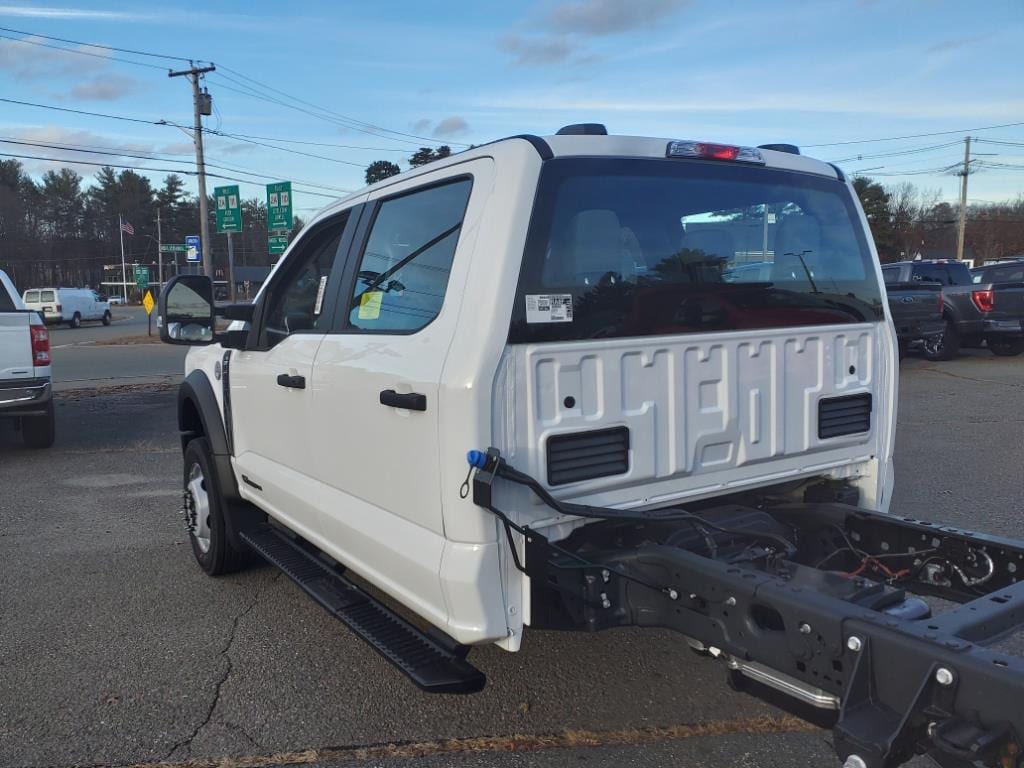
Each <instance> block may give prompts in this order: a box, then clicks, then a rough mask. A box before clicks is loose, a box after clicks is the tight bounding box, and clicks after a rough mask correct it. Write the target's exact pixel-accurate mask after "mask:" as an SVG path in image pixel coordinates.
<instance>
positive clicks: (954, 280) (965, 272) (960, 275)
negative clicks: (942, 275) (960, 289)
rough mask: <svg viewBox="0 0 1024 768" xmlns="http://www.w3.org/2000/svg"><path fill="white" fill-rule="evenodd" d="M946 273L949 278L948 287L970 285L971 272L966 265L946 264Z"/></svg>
mask: <svg viewBox="0 0 1024 768" xmlns="http://www.w3.org/2000/svg"><path fill="white" fill-rule="evenodd" d="M945 267H946V273H947V275H948V276H949V277H948V279H949V284H950V285H970V284H971V270H970V269H969V268H968V266H967V265H966V264H961V263H953V264H946V265H945Z"/></svg>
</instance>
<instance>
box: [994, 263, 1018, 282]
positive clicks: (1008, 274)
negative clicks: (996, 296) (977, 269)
mask: <svg viewBox="0 0 1024 768" xmlns="http://www.w3.org/2000/svg"><path fill="white" fill-rule="evenodd" d="M985 282H986V283H1021V282H1024V264H1012V265H1010V264H1007V265H1006V266H1004V267H995V268H993V269H991V270H990V271H989V273H988V275H987V277H986V278H985Z"/></svg>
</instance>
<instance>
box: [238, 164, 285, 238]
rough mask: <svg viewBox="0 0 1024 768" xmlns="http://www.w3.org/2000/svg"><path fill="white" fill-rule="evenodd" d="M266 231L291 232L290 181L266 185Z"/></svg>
mask: <svg viewBox="0 0 1024 768" xmlns="http://www.w3.org/2000/svg"><path fill="white" fill-rule="evenodd" d="M236 189H237V188H236ZM267 229H268V230H270V231H271V232H273V231H274V230H275V229H283V230H286V231H288V232H291V229H292V183H291V182H290V181H279V182H277V183H275V184H267ZM271 253H273V251H271Z"/></svg>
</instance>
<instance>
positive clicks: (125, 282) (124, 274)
mask: <svg viewBox="0 0 1024 768" xmlns="http://www.w3.org/2000/svg"><path fill="white" fill-rule="evenodd" d="M117 233H118V234H119V235H120V236H121V290H122V291H123V292H124V293H123V298H124V303H125V304H127V303H128V270H127V268H126V267H125V265H124V229H122V222H121V214H120V213H119V214H117Z"/></svg>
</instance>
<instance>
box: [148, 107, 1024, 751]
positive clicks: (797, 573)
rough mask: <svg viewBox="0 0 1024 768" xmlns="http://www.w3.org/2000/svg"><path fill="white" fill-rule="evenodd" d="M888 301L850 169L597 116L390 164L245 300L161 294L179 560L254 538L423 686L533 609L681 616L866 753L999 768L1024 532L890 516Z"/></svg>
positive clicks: (518, 634) (1009, 745) (182, 284)
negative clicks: (938, 606)
mask: <svg viewBox="0 0 1024 768" xmlns="http://www.w3.org/2000/svg"><path fill="white" fill-rule="evenodd" d="M747 265H755V267H754V268H748V267H747ZM884 296H885V294H884V292H883V290H882V280H881V272H880V269H879V264H878V258H877V255H876V253H875V251H874V247H873V244H872V240H871V235H870V232H869V230H868V224H867V221H866V219H865V217H864V214H863V212H862V211H861V209H860V206H859V204H858V202H857V197H856V195H855V194H854V192H853V189H852V187H851V185H850V184H849V183H848V181H847V180H846V179H845V178H844V177H843V175H842V173H841V172H840V171H839V170H838V169H837V168H835V167H834V166H831V165H829V164H827V163H823V162H820V161H817V160H813V159H810V158H808V157H804V156H802V155H800V154H799V151H798V150H797V149H796V148H795V147H792V146H790V145H765V146H763V147H757V148H754V147H740V146H733V145H725V144H713V143H707V142H698V141H683V140H671V139H651V138H639V137H629V136H609V135H607V132H606V131H605V130H604V128H603V126H600V125H596V124H583V125H576V126H568V127H566V128H565V129H562V130H561V131H559V133H558V134H557V135H555V136H549V137H537V136H516V137H512V138H509V139H505V140H501V141H497V142H494V143H491V144H487V145H484V146H480V147H476V148H474V149H471V150H468V151H466V152H463V153H460V154H458V155H454V156H452V157H450V158H447V159H445V160H441V161H438V162H434V163H431V164H429V165H427V166H425V167H422V168H419V169H417V170H414V171H411V172H409V173H404V174H401V175H399V176H396V177H393V178H390V179H387V180H386V181H383V182H381V183H379V184H376V185H374V186H371V187H369V188H368V189H366V190H363V191H361V192H358V193H356V194H353V195H351V196H349V197H347V198H345V199H343V200H340V201H339V202H337V203H335V204H333V205H331V206H328V207H327V208H326V209H324V210H323V211H322V212H321V213H320V214H318V215H317V216H316V217H315V218H314V219H313V221H311V222H310V224H309V225H308V226H307V227H306V228H304V229H303V231H302V233H301V234H300V236H299V237H298V238H297V239H296V241H295V242H293V243H292V244H291V245H290V247H289V249H288V252H287V253H286V254H285V255H284V257H283V258H282V260H281V261H280V262H279V264H278V265H277V268H276V269H275V270H274V272H273V274H272V275H271V277H270V278H269V280H268V281H267V282H266V284H265V285H264V286H263V287H262V289H261V291H260V293H259V295H258V297H257V298H256V300H255V302H254V303H253V304H247V305H231V306H227V307H216V308H215V303H214V296H213V287H212V285H211V282H210V280H209V279H208V278H205V277H200V276H181V277H178V278H175V279H174V280H173V281H172V282H171V283H169V284H168V286H167V288H166V289H165V290H164V292H163V293H162V295H161V297H160V302H159V312H158V315H159V326H160V330H161V337H162V339H163V340H164V341H167V342H169V343H175V344H192V345H195V346H196V349H194V350H192V351H190V353H189V355H188V357H187V362H186V371H185V373H186V378H185V381H184V383H183V384H182V387H181V390H180V393H179V398H178V403H179V410H178V421H179V426H180V429H181V446H182V451H183V456H184V472H183V498H184V517H185V522H186V527H187V530H188V536H189V538H190V540H191V543H192V550H193V552H194V554H195V557H196V559H197V561H198V562H199V564H200V566H201V567H202V568H203V569H204V570H205V571H206V572H207V573H209V574H211V575H218V574H222V573H225V572H228V571H230V570H234V569H237V568H239V567H241V566H243V565H244V564H245V563H246V561H247V559H248V557H249V556H250V555H251V553H253V552H256V553H258V554H259V555H260V556H262V557H264V558H265V559H267V560H269V561H270V562H272V563H274V564H276V565H277V566H279V567H280V568H281V569H282V570H283V571H284V572H285V573H286V574H287V575H288V576H290V577H291V578H292V579H294V580H295V582H296V583H297V584H298V585H299V586H300V587H301V588H302V589H303V590H304V591H305V592H306V593H308V594H309V595H310V596H312V597H313V598H314V599H315V600H317V601H318V602H319V603H320V604H321V605H323V606H324V607H325V608H326V609H327V610H328V611H330V612H331V613H332V614H333V615H334V616H336V617H337V618H338V619H340V620H341V621H342V622H343V623H344V624H346V625H347V626H348V627H349V628H350V629H351V630H352V631H354V632H355V633H356V634H358V635H359V636H360V637H362V638H363V639H365V640H366V641H367V642H369V643H370V644H371V645H372V646H373V647H374V648H376V649H377V650H378V651H380V652H381V653H382V654H383V655H384V656H385V657H386V658H387V659H388V660H389V661H390V662H392V663H393V664H394V665H395V666H396V667H398V669H399V670H400V671H402V672H404V673H405V674H406V675H408V676H409V677H410V678H411V679H412V680H413V681H414V682H415V683H416V684H418V685H419V686H421V687H422V688H423V689H425V690H428V691H436V692H472V691H476V690H479V689H480V688H481V687H482V686H483V685H484V676H483V674H482V673H481V672H480V671H478V670H477V669H476V668H475V667H473V665H472V664H471V663H470V661H469V659H468V658H467V653H468V652H469V649H470V647H472V646H476V645H481V644H486V643H493V644H496V645H498V646H500V647H501V648H504V649H506V650H508V651H516V650H518V649H519V647H520V644H521V642H522V637H523V633H524V632H525V631H528V630H529V629H530V628H547V629H563V630H576V631H598V630H604V629H610V628H614V627H622V626H651V627H668V628H671V629H673V630H676V631H678V632H679V633H680V635H681V641H682V642H681V643H680V646H681V648H685V647H687V646H688V647H690V648H692V649H694V650H696V651H698V652H699V653H701V654H704V655H707V656H709V657H712V658H714V659H718V660H719V662H724V666H725V669H726V670H727V674H728V675H729V676H730V678H731V681H732V682H733V684H734V685H736V686H743V687H745V688H746V689H747V690H749V691H750V692H751V693H752V694H756V695H760V694H762V693H764V691H766V690H769V689H773V690H774V691H776V692H779V691H781V692H783V693H785V694H787V695H788V696H790V697H792V700H793V701H794V702H799V703H800V704H802V705H805V706H806V705H811V706H814V707H818V708H821V709H823V710H827V711H830V712H832V713H833V717H834V719H835V731H834V732H835V745H836V750H837V752H838V754H839V756H840V757H841V758H842V759H843V760H845V761H846V764H847V766H850V767H851V768H889V766H894V765H899V764H902V763H903V762H905V761H907V760H909V759H910V758H911V757H912V756H913V754H915V753H929V754H933V755H935V756H937V757H941V758H942V761H943V765H947V766H954V765H955V766H967V765H974V764H976V763H975V761H977V762H979V763H982V764H984V765H992V766H1003V765H1009V764H1010V763H1008V762H1006V760H1014V761H1016V759H1017V758H1016V757H1014V756H1016V755H1019V754H1021V752H1020V747H1021V737H1022V735H1024V706H1021V704H1022V702H1024V661H1022V660H1020V659H1016V658H1013V657H1009V656H1006V655H1005V654H1000V653H997V652H995V651H993V650H990V649H988V648H987V647H986V646H987V644H989V643H990V642H992V641H994V640H995V639H997V638H998V637H999V636H1001V635H1002V634H1003V633H1004V632H1005V631H1007V630H1008V629H1011V628H1012V627H1013V626H1015V625H1018V624H1020V623H1022V622H1024V581H1022V580H1021V576H1022V574H1024V543H1021V542H1018V541H1011V540H1005V539H997V538H995V537H991V536H986V535H983V534H979V533H973V532H965V531H959V530H955V529H952V528H948V527H940V526H936V525H933V524H931V523H928V522H923V521H916V520H911V519H909V518H905V517H899V516H897V515H898V512H896V514H890V512H889V505H890V499H891V497H892V484H893V469H892V455H893V441H894V432H895V423H896V385H897V346H896V338H895V334H894V330H893V325H892V321H891V318H890V316H889V312H888V308H887V304H886V301H885V299H884ZM215 314H217V315H221V316H222V317H223V318H225V319H227V320H230V321H233V322H232V324H231V325H230V326H229V327H228V329H227V330H226V331H223V332H218V331H217V328H218V327H219V326H218V325H217V323H215ZM357 577H358V578H357ZM361 582H368V583H369V584H370V585H372V586H373V587H374V588H375V589H373V590H366V589H363V588H362V587H361V586H360V583H361ZM983 585H984V589H982V586H983ZM929 595H937V596H940V597H942V598H944V599H947V600H952V601H956V602H963V603H966V605H964V606H962V607H961V608H958V609H955V610H952V611H947V612H945V613H943V614H942V615H941V616H940V617H934V618H933V616H932V606H931V605H930V604H929V603H928V602H927V601H925V600H924V599H923V596H929ZM409 614H411V615H412V617H413V618H411V619H407V618H406V616H408V615H409ZM642 652H643V651H642V648H639V647H638V648H637V653H642ZM580 674H593V672H592V671H590V672H588V671H586V670H580ZM268 695H272V693H270V692H268ZM695 695H699V694H695ZM1013 764H1014V765H1017V763H1016V762H1014V763H1013Z"/></svg>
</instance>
